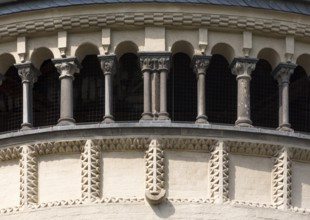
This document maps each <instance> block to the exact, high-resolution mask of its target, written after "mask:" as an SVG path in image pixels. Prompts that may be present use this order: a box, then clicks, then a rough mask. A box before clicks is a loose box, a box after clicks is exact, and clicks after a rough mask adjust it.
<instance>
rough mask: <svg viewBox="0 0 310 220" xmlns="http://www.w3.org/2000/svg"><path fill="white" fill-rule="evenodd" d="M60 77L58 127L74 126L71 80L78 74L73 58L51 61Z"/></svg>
mask: <svg viewBox="0 0 310 220" xmlns="http://www.w3.org/2000/svg"><path fill="white" fill-rule="evenodd" d="M53 62H54V64H55V66H56V68H57V71H58V72H59V74H60V76H59V79H60V84H61V86H60V88H61V91H60V95H61V97H60V118H59V120H58V125H72V124H75V120H74V118H73V80H74V74H75V73H78V72H79V68H78V62H77V60H76V59H75V58H60V59H53Z"/></svg>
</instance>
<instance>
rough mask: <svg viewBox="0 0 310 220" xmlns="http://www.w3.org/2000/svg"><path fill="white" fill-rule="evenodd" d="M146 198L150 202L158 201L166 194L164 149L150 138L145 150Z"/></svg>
mask: <svg viewBox="0 0 310 220" xmlns="http://www.w3.org/2000/svg"><path fill="white" fill-rule="evenodd" d="M145 157H146V191H145V196H146V199H147V200H148V201H149V202H150V203H151V204H158V203H160V202H161V201H162V200H163V199H164V198H165V195H166V190H165V179H164V178H165V175H164V171H165V161H164V151H163V149H162V146H161V144H160V143H159V141H158V140H157V139H152V140H151V143H150V145H149V149H148V150H147V151H146V155H145Z"/></svg>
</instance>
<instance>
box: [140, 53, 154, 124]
mask: <svg viewBox="0 0 310 220" xmlns="http://www.w3.org/2000/svg"><path fill="white" fill-rule="evenodd" d="M140 66H141V71H142V74H143V113H142V118H141V120H140V121H144V120H146V121H148V120H152V119H153V115H152V113H151V111H152V105H151V94H152V93H151V70H152V60H151V58H150V57H147V56H140Z"/></svg>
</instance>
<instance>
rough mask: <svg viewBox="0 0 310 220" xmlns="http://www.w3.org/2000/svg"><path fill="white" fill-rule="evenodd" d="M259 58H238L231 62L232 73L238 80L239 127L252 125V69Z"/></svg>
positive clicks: (237, 122)
mask: <svg viewBox="0 0 310 220" xmlns="http://www.w3.org/2000/svg"><path fill="white" fill-rule="evenodd" d="M256 63H257V59H251V58H236V59H234V61H233V62H232V64H231V67H232V73H233V74H234V75H236V76H237V77H236V79H237V81H238V109H237V121H236V122H235V124H236V126H238V127H251V126H252V121H251V104H250V81H251V74H252V71H254V70H255V66H256Z"/></svg>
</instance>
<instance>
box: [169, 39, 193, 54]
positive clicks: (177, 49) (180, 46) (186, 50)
mask: <svg viewBox="0 0 310 220" xmlns="http://www.w3.org/2000/svg"><path fill="white" fill-rule="evenodd" d="M171 53H172V55H173V56H174V55H175V54H177V53H183V54H186V55H187V56H189V57H190V58H191V57H192V56H193V54H194V47H193V45H192V44H191V43H189V42H188V41H184V40H181V41H177V42H175V43H174V44H173V45H172V47H171Z"/></svg>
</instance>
